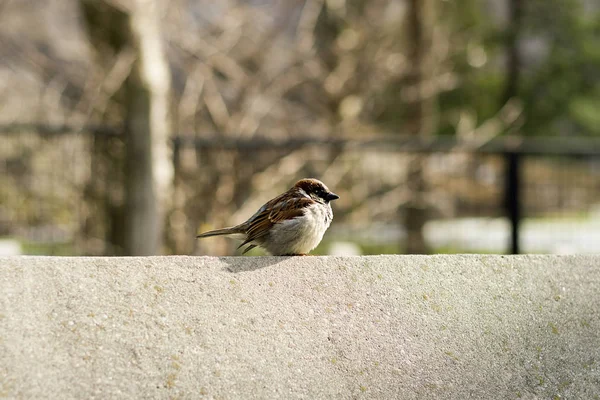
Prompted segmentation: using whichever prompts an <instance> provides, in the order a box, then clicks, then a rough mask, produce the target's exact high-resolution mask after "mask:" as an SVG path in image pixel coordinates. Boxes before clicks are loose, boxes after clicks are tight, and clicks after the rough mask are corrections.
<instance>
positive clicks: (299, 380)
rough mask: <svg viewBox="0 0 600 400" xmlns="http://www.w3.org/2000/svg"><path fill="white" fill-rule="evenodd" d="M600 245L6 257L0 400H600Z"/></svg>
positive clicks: (1, 275) (1, 271)
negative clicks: (497, 251)
mask: <svg viewBox="0 0 600 400" xmlns="http://www.w3.org/2000/svg"><path fill="white" fill-rule="evenodd" d="M599 310H600V257H595V256H563V257H560V256H519V257H502V256H374V257H297V258H286V257H225V258H216V257H149V258H51V257H47V258H44V257H12V258H11V257H8V258H0V397H8V398H36V399H40V398H47V399H57V398H61V399H69V398H99V399H108V398H184V399H185V398H190V399H191V398H224V399H252V398H264V399H274V398H281V399H293V398H306V399H324V398H339V399H350V398H372V399H433V398H435V399H467V398H473V399H511V398H525V399H533V398H540V399H542V398H543V399H551V398H568V399H592V398H595V397H594V396H599V395H600V346H599V343H600V312H599Z"/></svg>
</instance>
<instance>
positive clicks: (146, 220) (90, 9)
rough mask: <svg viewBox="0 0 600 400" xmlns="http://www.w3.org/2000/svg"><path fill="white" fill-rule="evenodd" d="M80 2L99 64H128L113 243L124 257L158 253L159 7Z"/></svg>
mask: <svg viewBox="0 0 600 400" xmlns="http://www.w3.org/2000/svg"><path fill="white" fill-rule="evenodd" d="M81 6H82V9H83V11H84V15H85V19H86V22H87V26H88V32H89V35H90V40H91V42H92V43H93V45H94V48H95V49H96V52H97V58H98V60H99V62H100V63H104V64H106V63H107V60H110V62H112V63H114V64H118V60H119V59H125V60H127V61H128V62H126V64H129V66H130V68H129V72H128V74H127V76H126V79H125V80H124V81H123V82H122V85H121V86H120V87H119V88H118V89H117V90H116V91H115V96H114V97H115V99H116V100H117V101H118V102H120V103H121V106H122V109H123V111H122V112H123V114H124V115H123V118H124V132H125V135H126V138H125V157H126V160H125V207H124V210H123V213H122V216H123V224H124V226H123V231H124V234H123V235H122V237H121V238H122V240H123V242H122V243H118V244H117V245H120V247H122V249H123V253H124V254H127V255H151V254H157V253H159V252H161V250H162V249H161V246H162V242H163V234H164V220H165V213H166V210H167V209H168V207H169V201H170V199H171V186H172V179H173V171H172V168H173V166H172V161H171V158H170V156H169V154H170V152H169V140H170V133H171V131H170V129H171V127H170V120H169V118H170V117H169V108H170V103H169V101H170V99H169V89H170V72H169V66H168V63H167V59H166V55H165V53H164V49H163V46H162V40H163V39H162V37H161V32H160V19H159V15H158V10H157V6H158V5H157V2H156V1H154V0H136V1H134V2H133V3H131V4H130V5H129V6H126V5H125V4H123V3H121V2H118V1H109V0H106V1H96V0H81ZM115 60H116V61H117V62H115ZM104 118H105V119H106V118H108V116H107V115H105V116H104Z"/></svg>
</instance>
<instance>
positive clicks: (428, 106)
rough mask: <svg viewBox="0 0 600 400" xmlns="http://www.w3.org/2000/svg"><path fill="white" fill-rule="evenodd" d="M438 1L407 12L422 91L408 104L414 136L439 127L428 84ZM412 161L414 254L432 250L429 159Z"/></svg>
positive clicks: (407, 218) (409, 218) (423, 1)
mask: <svg viewBox="0 0 600 400" xmlns="http://www.w3.org/2000/svg"><path fill="white" fill-rule="evenodd" d="M433 16H434V0H409V1H408V12H407V30H408V35H407V37H408V41H407V43H408V46H409V48H408V55H409V59H410V62H411V74H410V79H409V82H408V83H409V85H410V86H412V87H414V88H416V90H415V92H417V93H418V95H417V96H415V98H414V99H412V101H409V102H408V104H407V107H408V113H407V114H408V115H409V117H408V121H407V128H408V129H407V130H408V132H409V133H411V134H413V135H420V136H428V135H431V134H432V133H433V132H434V130H435V125H436V118H435V105H436V104H435V97H434V95H433V93H431V90H429V91H427V90H426V87H427V85H429V84H430V83H431V80H432V78H433V63H432V57H431V52H432V41H433V22H434V18H433ZM412 157H413V158H412V159H411V161H410V162H409V165H408V171H407V175H406V176H407V185H408V187H409V188H410V190H411V198H410V200H409V201H408V204H407V205H406V207H404V221H403V222H404V227H405V229H406V234H407V237H406V248H405V251H406V252H407V253H410V254H423V253H428V252H429V249H428V247H427V243H426V242H425V238H424V236H423V227H424V226H425V223H426V222H427V215H428V210H427V204H426V203H425V201H424V198H425V196H424V195H425V192H426V190H427V182H426V180H425V177H424V174H423V165H424V162H425V158H424V156H423V155H421V154H415V155H413V156H412Z"/></svg>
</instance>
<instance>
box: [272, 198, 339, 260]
mask: <svg viewBox="0 0 600 400" xmlns="http://www.w3.org/2000/svg"><path fill="white" fill-rule="evenodd" d="M332 218H333V212H332V210H331V206H330V205H329V204H326V205H324V204H313V205H311V206H309V207H307V208H306V210H305V212H304V215H302V216H300V217H296V218H294V219H292V220H289V221H284V222H281V223H278V224H276V225H275V226H273V228H272V231H271V234H270V240H269V243H268V245H267V246H266V248H267V250H268V251H269V252H270V253H271V254H275V255H281V254H307V253H309V252H310V251H311V250H312V249H314V248H315V247H317V245H318V244H319V243H320V242H321V239H323V235H324V234H325V231H326V230H327V228H329V225H330V224H331V219H332ZM263 246H265V244H263Z"/></svg>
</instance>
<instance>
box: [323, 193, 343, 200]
mask: <svg viewBox="0 0 600 400" xmlns="http://www.w3.org/2000/svg"><path fill="white" fill-rule="evenodd" d="M339 198H340V196H338V195H337V194H335V193H332V192H329V193H327V196H326V200H327V201H331V200H337V199H339Z"/></svg>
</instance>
